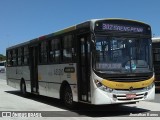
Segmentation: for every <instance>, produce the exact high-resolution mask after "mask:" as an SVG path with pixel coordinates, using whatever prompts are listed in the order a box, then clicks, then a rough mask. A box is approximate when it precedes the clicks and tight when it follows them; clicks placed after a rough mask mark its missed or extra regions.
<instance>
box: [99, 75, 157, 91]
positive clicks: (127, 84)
mask: <svg viewBox="0 0 160 120" xmlns="http://www.w3.org/2000/svg"><path fill="white" fill-rule="evenodd" d="M153 82H154V76H152V77H151V78H150V79H148V80H144V81H140V82H114V81H109V80H102V81H101V83H102V84H103V85H105V86H107V87H109V88H112V89H130V88H131V87H132V88H133V89H134V88H144V87H147V86H149V85H151V84H152V83H153Z"/></svg>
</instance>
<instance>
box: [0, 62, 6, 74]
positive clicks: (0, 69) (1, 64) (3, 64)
mask: <svg viewBox="0 0 160 120" xmlns="http://www.w3.org/2000/svg"><path fill="white" fill-rule="evenodd" d="M5 71H6V61H5V60H3V61H0V73H4V72H5Z"/></svg>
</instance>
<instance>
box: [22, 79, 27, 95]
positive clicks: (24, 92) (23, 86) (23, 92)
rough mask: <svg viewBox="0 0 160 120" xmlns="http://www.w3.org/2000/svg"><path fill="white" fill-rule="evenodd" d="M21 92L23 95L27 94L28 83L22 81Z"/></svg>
mask: <svg viewBox="0 0 160 120" xmlns="http://www.w3.org/2000/svg"><path fill="white" fill-rule="evenodd" d="M21 93H22V95H23V96H25V97H26V96H27V91H26V84H25V82H24V81H22V82H21Z"/></svg>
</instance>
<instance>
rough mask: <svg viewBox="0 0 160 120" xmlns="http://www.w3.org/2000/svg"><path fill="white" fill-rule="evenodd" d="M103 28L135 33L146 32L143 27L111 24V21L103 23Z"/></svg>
mask: <svg viewBox="0 0 160 120" xmlns="http://www.w3.org/2000/svg"><path fill="white" fill-rule="evenodd" d="M102 30H108V31H121V32H134V33H143V32H144V29H143V28H142V27H135V26H127V25H118V24H109V23H102Z"/></svg>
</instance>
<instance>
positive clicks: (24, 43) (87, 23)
mask: <svg viewBox="0 0 160 120" xmlns="http://www.w3.org/2000/svg"><path fill="white" fill-rule="evenodd" d="M103 20H124V21H131V22H137V23H140V24H145V25H148V24H146V23H144V22H141V21H136V20H131V19H124V18H103V19H91V20H88V21H85V22H82V23H79V24H76V25H74V26H71V27H67V28H65V29H62V30H58V31H56V32H53V33H50V34H47V35H43V36H40V37H38V38H35V39H32V40H29V41H27V42H23V43H20V44H17V45H14V46H11V47H8V48H7V50H9V49H14V48H17V47H19V46H25V45H28V44H30V43H34V42H37V41H39V40H42V39H45V38H49V37H53V36H57V35H61V34H63V33H67V32H71V31H74V30H76V29H79V28H83V27H90V25H91V24H94V23H95V22H96V21H103Z"/></svg>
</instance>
